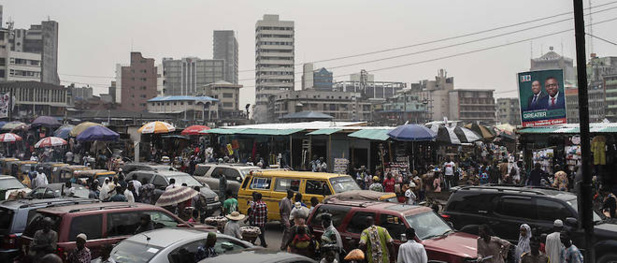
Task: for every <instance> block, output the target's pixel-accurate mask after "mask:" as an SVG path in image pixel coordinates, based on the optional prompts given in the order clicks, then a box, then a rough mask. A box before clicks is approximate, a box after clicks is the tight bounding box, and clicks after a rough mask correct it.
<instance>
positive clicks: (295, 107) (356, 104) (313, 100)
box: [271, 90, 372, 121]
mask: <svg viewBox="0 0 617 263" xmlns="http://www.w3.org/2000/svg"><path fill="white" fill-rule="evenodd" d="M271 97H272V99H271V101H272V103H273V104H274V105H273V107H272V108H273V110H274V114H275V116H276V119H279V118H281V117H283V116H285V115H287V114H290V113H297V112H303V111H305V112H309V111H313V112H321V113H324V114H328V115H330V116H332V117H334V121H368V120H370V119H371V113H372V111H371V103H370V102H369V101H368V100H362V99H361V94H360V93H359V92H340V91H318V90H298V91H281V92H279V93H277V94H275V95H272V96H271Z"/></svg>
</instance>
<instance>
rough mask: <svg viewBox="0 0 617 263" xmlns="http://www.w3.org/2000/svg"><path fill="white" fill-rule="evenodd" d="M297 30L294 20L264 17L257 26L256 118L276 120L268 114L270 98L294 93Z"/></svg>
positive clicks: (270, 16) (257, 119) (268, 120)
mask: <svg viewBox="0 0 617 263" xmlns="http://www.w3.org/2000/svg"><path fill="white" fill-rule="evenodd" d="M294 42H295V29H294V22H293V21H282V20H279V16H278V15H264V16H263V19H262V20H259V21H257V23H256V25H255V70H256V71H255V103H256V106H255V108H254V111H253V119H255V121H257V122H271V121H274V116H273V115H272V114H271V112H270V111H268V103H269V97H270V96H271V95H274V94H275V93H276V92H278V91H293V90H294V82H295V75H294V72H295V71H294V63H295V48H294V45H295V43H294Z"/></svg>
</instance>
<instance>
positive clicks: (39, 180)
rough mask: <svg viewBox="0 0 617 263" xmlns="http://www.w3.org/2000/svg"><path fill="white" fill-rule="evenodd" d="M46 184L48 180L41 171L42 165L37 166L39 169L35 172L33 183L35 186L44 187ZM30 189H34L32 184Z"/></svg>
mask: <svg viewBox="0 0 617 263" xmlns="http://www.w3.org/2000/svg"><path fill="white" fill-rule="evenodd" d="M47 184H49V181H48V180H47V175H46V174H45V172H44V171H43V167H39V171H38V173H37V174H36V178H34V185H35V186H36V187H45V186H47ZM32 189H34V186H33V188H32Z"/></svg>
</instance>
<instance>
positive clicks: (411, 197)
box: [405, 184, 416, 205]
mask: <svg viewBox="0 0 617 263" xmlns="http://www.w3.org/2000/svg"><path fill="white" fill-rule="evenodd" d="M414 186H415V184H414ZM414 188H415V187H414ZM414 188H411V187H409V188H407V190H406V191H405V204H408V205H415V204H416V194H415V193H414V192H413V189H414Z"/></svg>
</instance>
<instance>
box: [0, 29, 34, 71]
mask: <svg viewBox="0 0 617 263" xmlns="http://www.w3.org/2000/svg"><path fill="white" fill-rule="evenodd" d="M18 32H21V31H18ZM9 35H10V31H9V30H8V29H4V28H3V29H0V81H41V76H42V61H41V59H42V57H41V55H40V54H37V53H29V52H23V51H14V50H11V49H12V48H11V46H12V44H11V41H10V39H9ZM20 43H21V42H20ZM20 50H22V49H20Z"/></svg>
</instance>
